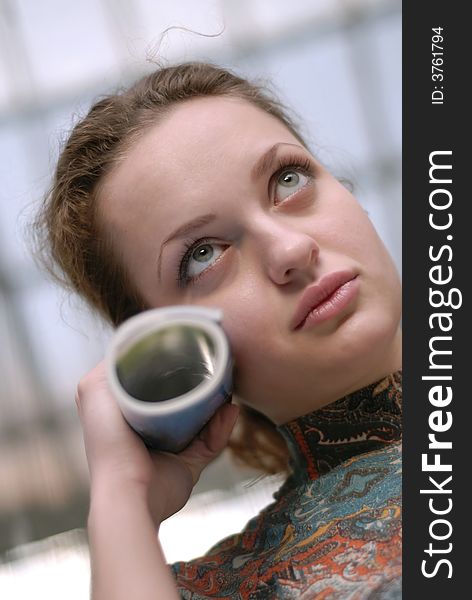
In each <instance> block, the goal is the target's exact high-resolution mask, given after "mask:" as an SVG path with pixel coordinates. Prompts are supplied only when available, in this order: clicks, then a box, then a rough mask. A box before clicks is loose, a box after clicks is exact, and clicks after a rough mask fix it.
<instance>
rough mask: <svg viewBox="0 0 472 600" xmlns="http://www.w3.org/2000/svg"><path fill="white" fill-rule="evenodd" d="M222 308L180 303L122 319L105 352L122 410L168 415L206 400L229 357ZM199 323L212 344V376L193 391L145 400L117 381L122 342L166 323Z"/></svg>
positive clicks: (108, 372) (136, 337)
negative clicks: (173, 396)
mask: <svg viewBox="0 0 472 600" xmlns="http://www.w3.org/2000/svg"><path fill="white" fill-rule="evenodd" d="M222 317H223V311H222V310H221V309H217V308H210V307H203V306H193V305H180V306H171V307H170V306H168V307H161V308H154V309H150V310H146V311H144V312H142V313H139V314H138V315H135V316H133V317H130V318H129V319H127V320H126V321H124V322H123V323H122V324H121V325H120V326H119V327H118V328H117V329H116V331H115V334H114V336H113V338H112V340H111V343H110V345H109V347H108V350H107V353H106V357H105V360H106V373H107V380H108V383H109V386H110V388H111V391H112V393H113V395H114V397H115V398H116V400H117V402H118V404H119V405H120V406H121V408H122V409H123V411H124V412H125V413H127V412H132V413H133V414H135V415H136V414H138V415H143V416H149V415H158V414H159V415H165V414H171V413H174V412H175V411H176V409H179V410H183V409H186V408H189V407H190V406H196V405H198V404H199V403H201V402H205V400H206V399H207V398H208V396H209V395H210V394H211V393H212V391H213V390H214V389H215V388H218V387H219V386H220V385H221V383H222V382H223V379H224V375H225V372H226V366H227V363H228V359H229V347H228V340H227V338H226V336H225V334H224V332H223V330H222V328H221V326H220V325H219V322H221V320H222ZM175 323H178V324H179V325H180V324H181V325H191V326H198V327H200V328H201V329H203V330H204V331H205V332H206V333H208V334H209V335H210V337H211V339H212V340H213V342H214V343H215V357H216V360H215V372H214V376H213V377H212V378H211V379H207V380H204V381H202V382H201V383H200V384H199V385H197V386H196V387H195V388H193V389H192V390H190V391H188V392H185V393H184V394H181V395H180V396H176V397H175V398H170V399H169V400H163V401H161V402H145V401H143V400H139V399H138V398H135V397H134V396H131V395H130V394H128V392H127V391H126V390H125V389H124V388H123V386H122V385H121V383H120V382H119V380H118V375H117V373H116V361H117V357H118V354H119V352H121V351H123V345H124V344H127V343H129V344H134V343H136V341H138V340H139V339H141V338H142V337H145V336H148V335H149V334H150V333H151V332H152V331H159V330H160V329H163V328H165V327H168V326H169V325H171V324H172V325H173V324H175Z"/></svg>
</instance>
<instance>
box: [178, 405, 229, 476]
mask: <svg viewBox="0 0 472 600" xmlns="http://www.w3.org/2000/svg"><path fill="white" fill-rule="evenodd" d="M238 414H239V408H238V407H237V406H236V405H234V404H225V405H224V406H222V407H220V408H219V409H218V411H217V412H216V413H215V415H213V417H212V419H211V420H210V422H209V423H208V424H207V425H206V426H205V428H204V429H203V431H202V432H201V434H200V435H199V436H198V437H197V438H195V439H194V440H193V442H192V443H191V444H190V445H189V446H188V447H187V448H186V449H185V450H183V451H182V452H181V453H180V454H179V455H178V456H179V458H181V459H182V460H183V461H184V462H185V463H186V465H187V466H188V468H189V469H190V471H191V473H192V476H193V481H194V484H195V483H196V482H197V481H198V479H199V477H200V474H201V472H202V471H203V469H204V468H205V467H206V466H207V465H208V464H209V463H210V462H212V461H213V460H214V459H215V458H216V457H217V456H218V455H219V454H220V453H221V452H222V450H223V449H224V448H225V447H226V445H227V443H228V440H229V436H230V435H231V431H232V430H233V427H234V425H235V423H236V420H237V418H238Z"/></svg>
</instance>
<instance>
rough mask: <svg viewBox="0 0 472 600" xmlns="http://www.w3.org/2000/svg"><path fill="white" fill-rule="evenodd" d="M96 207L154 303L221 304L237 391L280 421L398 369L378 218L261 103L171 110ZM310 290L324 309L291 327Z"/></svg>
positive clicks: (395, 310) (227, 101)
mask: <svg viewBox="0 0 472 600" xmlns="http://www.w3.org/2000/svg"><path fill="white" fill-rule="evenodd" d="M99 209H100V215H101V220H102V223H103V226H104V227H105V229H106V230H107V231H108V232H109V233H110V234H111V236H112V239H113V243H114V245H115V247H116V248H117V250H118V252H119V254H120V255H121V256H122V260H123V261H124V263H125V267H126V269H127V270H128V272H129V274H130V276H131V278H132V280H133V282H134V283H135V285H136V286H137V288H138V290H139V291H140V292H141V294H142V296H143V298H144V300H145V301H146V302H147V304H148V305H149V307H159V306H166V305H171V304H196V305H202V306H216V307H219V308H221V309H223V313H224V318H223V322H222V325H223V328H224V329H225V331H226V333H227V335H228V337H229V340H230V343H231V347H232V350H233V354H234V358H235V365H236V367H235V396H236V397H237V398H238V399H239V400H240V401H242V402H244V403H246V404H248V405H250V406H253V407H254V408H256V409H258V410H260V411H261V412H262V413H264V414H266V415H267V416H268V417H269V418H271V419H272V420H273V421H274V422H275V423H283V422H286V421H287V420H289V419H292V418H295V417H297V416H300V415H302V414H304V413H306V412H309V411H311V410H313V409H315V408H318V407H320V406H323V405H324V404H327V403H328V402H332V401H333V400H335V399H337V398H339V397H341V396H342V395H344V394H346V393H349V392H352V391H354V390H355V389H358V388H360V387H362V386H363V385H367V384H369V383H371V382H373V381H375V380H377V379H379V378H380V377H382V376H383V375H385V374H387V373H389V372H391V371H393V370H395V369H397V368H399V367H400V360H401V358H400V345H401V342H400V330H399V320H400V310H401V309H400V296H401V293H400V283H399V278H398V274H397V272H396V270H395V267H394V265H393V263H392V260H391V258H390V256H389V254H388V253H387V251H386V249H385V247H384V245H383V244H382V242H381V240H380V239H379V237H378V235H377V233H376V232H375V230H374V228H373V226H372V224H371V222H370V220H369V218H368V216H367V214H366V213H365V211H364V210H363V209H362V208H361V206H360V205H359V204H358V202H357V201H356V200H355V198H354V197H353V196H352V195H351V194H350V193H349V192H348V191H347V190H346V189H345V187H344V186H343V185H342V184H340V183H339V182H338V181H337V180H336V179H335V178H334V177H333V176H332V175H330V173H328V171H326V170H325V169H324V168H323V167H322V166H321V165H320V164H319V163H318V162H317V161H316V160H315V159H314V158H313V156H312V155H311V154H310V152H308V151H307V150H306V149H305V148H304V147H303V146H302V145H301V144H300V142H299V141H298V140H297V139H296V138H295V137H294V136H293V134H292V133H290V131H289V130H288V129H287V128H286V127H285V126H284V125H283V124H282V123H281V122H280V121H278V120H277V119H276V118H275V117H272V116H270V115H269V114H267V113H265V112H264V111H262V110H260V109H258V108H257V107H255V106H253V105H251V104H250V103H248V102H245V101H243V100H239V99H235V98H222V97H215V98H198V99H193V100H190V101H188V102H185V103H183V104H180V105H177V106H176V107H174V108H173V109H172V111H171V112H170V113H169V114H168V115H166V117H165V118H163V120H162V121H161V122H159V123H158V124H156V126H154V127H153V128H151V129H150V130H149V131H147V132H146V133H145V134H144V135H143V136H142V137H141V138H140V139H139V141H137V142H135V144H134V145H133V146H132V147H131V148H130V150H129V151H128V152H127V154H126V157H125V158H124V159H123V160H122V161H121V162H120V163H119V164H118V166H117V167H116V168H115V169H114V171H113V172H112V173H110V174H109V175H108V176H107V178H106V180H105V182H104V185H103V188H102V190H101V192H100V199H99ZM347 280H351V282H350V283H348V284H347V285H346V286H344V287H343V286H342V284H343V282H344V281H347ZM320 282H321V283H320ZM309 286H315V288H316V286H318V288H321V291H320V290H319V289H318V288H316V289H315V296H316V294H317V293H318V291H320V294H321V295H320V296H317V297H315V296H313V297H312V298H311V299H310V300H309V302H308V303H310V302H311V303H312V304H313V303H317V302H320V300H324V303H322V304H321V305H320V306H319V309H318V311H317V313H316V314H317V318H316V319H315V320H314V321H312V322H310V323H308V322H307V323H306V324H305V326H303V327H299V328H294V325H295V321H298V320H299V319H297V318H296V317H295V315H296V313H297V312H298V313H300V309H299V303H300V301H301V297H302V295H303V294H304V292H305V291H306V289H307V288H308V287H309ZM330 286H331V287H330ZM333 286H334V287H335V288H336V290H337V291H335V292H334V295H333V296H331V297H330V298H328V299H326V295H327V294H328V292H329V291H330V290H331V289H332V288H333ZM336 286H337V287H336ZM308 310H309V309H307V308H306V306H305V309H304V310H302V312H301V314H302V315H303V316H304V315H305V314H306V312H307V311H308Z"/></svg>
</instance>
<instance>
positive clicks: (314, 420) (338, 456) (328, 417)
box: [277, 371, 402, 480]
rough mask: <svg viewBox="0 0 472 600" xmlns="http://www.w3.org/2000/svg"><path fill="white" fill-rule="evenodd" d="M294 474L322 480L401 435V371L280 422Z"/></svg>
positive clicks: (399, 437) (399, 438)
mask: <svg viewBox="0 0 472 600" xmlns="http://www.w3.org/2000/svg"><path fill="white" fill-rule="evenodd" d="M277 429H278V431H279V432H280V433H281V434H282V435H283V437H284V438H285V440H286V442H287V445H288V447H289V451H290V455H291V459H290V466H291V469H292V472H293V474H294V476H295V477H296V478H297V479H298V478H302V479H306V478H307V477H308V479H311V480H313V479H317V478H318V477H319V476H320V475H323V473H327V472H328V471H330V470H331V469H333V468H334V467H336V466H337V465H339V464H340V463H342V462H344V461H345V460H347V459H349V458H351V457H353V456H357V455H359V454H363V453H365V452H371V451H373V450H378V449H380V448H382V447H383V446H385V445H386V444H390V443H392V442H396V441H399V440H401V437H402V371H397V372H395V373H392V374H391V375H388V376H387V377H385V378H384V379H381V380H380V381H378V382H376V383H373V384H371V385H368V386H367V387H364V388H362V389H361V390H358V391H356V392H354V393H352V394H348V395H347V396H344V398H340V399H339V400H336V401H335V402H332V403H331V404H329V405H327V406H324V407H323V408H320V409H318V410H315V411H313V412H311V413H309V414H307V415H304V416H302V417H299V418H298V419H294V420H293V421H290V422H289V423H285V424H284V425H280V426H279V427H278V428H277Z"/></svg>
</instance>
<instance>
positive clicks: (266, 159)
mask: <svg viewBox="0 0 472 600" xmlns="http://www.w3.org/2000/svg"><path fill="white" fill-rule="evenodd" d="M281 146H293V147H294V148H298V149H299V150H304V148H303V147H302V146H299V145H298V144H290V143H288V142H277V143H276V144H274V145H273V146H271V147H270V148H269V149H268V150H266V151H265V152H264V154H263V155H262V156H261V157H260V158H259V159H258V161H257V162H256V164H255V165H254V166H253V167H252V169H251V178H252V179H259V178H260V177H262V176H263V175H265V174H266V173H267V171H269V170H270V168H271V167H272V165H273V163H274V161H275V157H276V156H277V152H278V150H279V148H280V147H281Z"/></svg>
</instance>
